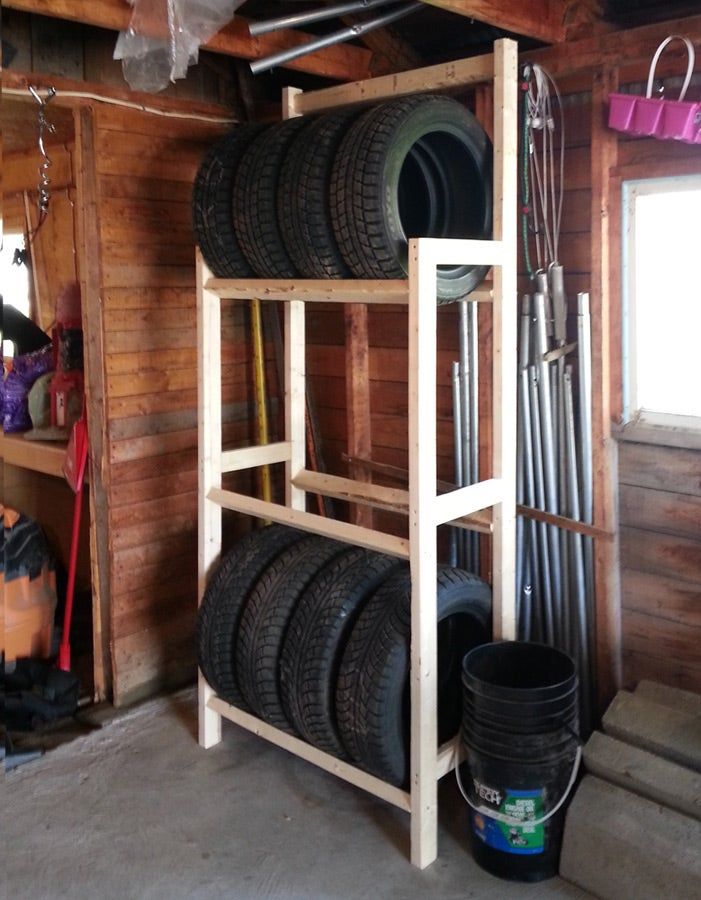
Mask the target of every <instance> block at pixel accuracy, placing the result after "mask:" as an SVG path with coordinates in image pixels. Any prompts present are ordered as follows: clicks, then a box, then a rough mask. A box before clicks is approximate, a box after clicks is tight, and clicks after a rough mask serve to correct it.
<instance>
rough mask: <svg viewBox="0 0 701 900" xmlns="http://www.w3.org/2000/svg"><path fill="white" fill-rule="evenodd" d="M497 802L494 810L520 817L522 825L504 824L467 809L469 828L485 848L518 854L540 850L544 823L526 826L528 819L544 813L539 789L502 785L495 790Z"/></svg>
mask: <svg viewBox="0 0 701 900" xmlns="http://www.w3.org/2000/svg"><path fill="white" fill-rule="evenodd" d="M494 793H495V794H498V795H499V800H500V803H499V805H498V806H497V805H495V811H496V812H500V813H502V814H503V815H505V816H510V817H511V818H513V819H521V820H523V823H524V824H523V825H507V824H505V823H504V822H498V821H497V820H496V819H492V818H491V816H488V815H487V814H486V813H482V812H476V811H475V810H470V818H471V820H472V830H473V831H474V832H475V834H476V835H477V837H478V838H479V839H480V840H482V841H484V843H485V844H487V846H488V847H493V848H494V849H495V850H501V851H502V852H503V853H518V854H520V855H522V856H524V855H532V854H535V853H542V852H543V850H544V848H545V823H543V824H542V825H529V824H528V820H529V819H530V820H532V821H537V820H538V819H540V818H542V816H543V815H544V811H543V792H542V791H539V790H538V791H513V790H510V789H509V788H506V789H504V790H502V791H495V792H494Z"/></svg>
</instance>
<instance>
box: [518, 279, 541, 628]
mask: <svg viewBox="0 0 701 900" xmlns="http://www.w3.org/2000/svg"><path fill="white" fill-rule="evenodd" d="M523 300H524V303H523V306H522V310H525V315H524V314H523V312H522V315H521V327H522V334H521V337H522V339H523V329H525V331H526V333H527V334H529V333H530V327H531V323H530V314H529V310H528V305H529V301H530V298H528V297H524V298H523ZM526 342H527V339H523V340H522V342H521V343H520V349H521V351H522V355H521V357H520V358H521V359H524V360H525V361H526V362H528V352H527V350H526ZM518 401H519V412H520V416H519V425H520V427H519V430H518V436H519V437H520V439H521V443H520V447H521V455H520V456H519V460H520V467H519V471H520V474H521V490H522V495H523V498H524V501H525V503H526V505H527V506H530V507H535V505H536V494H535V474H534V463H533V439H532V436H531V413H530V397H529V386H528V366H527V365H525V366H522V367H521V368H520V383H519V392H518ZM519 519H520V520H522V519H523V517H522V516H519V517H518V519H517V521H518V520H519ZM540 524H541V523H537V522H535V521H534V520H533V519H528V520H527V521H526V522H524V531H523V533H522V534H523V537H522V541H523V549H522V555H523V557H524V566H525V565H526V561H525V557H526V556H527V557H528V562H527V566H526V570H527V571H528V572H529V573H530V584H531V592H530V598H529V599H530V630H529V633H530V635H531V636H532V638H533V639H534V640H542V639H543V635H544V632H545V628H544V625H543V622H544V621H545V615H544V612H543V611H542V610H541V605H540V603H541V598H542V597H543V596H544V593H545V592H544V590H542V589H541V567H540V562H539V553H540V550H539V546H538V536H539V530H540ZM526 538H528V540H526ZM544 539H545V532H544V530H543V540H544ZM546 552H547V546H546ZM524 578H525V576H524ZM522 584H523V585H524V589H525V587H526V584H525V581H524V580H522Z"/></svg>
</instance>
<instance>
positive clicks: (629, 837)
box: [560, 775, 701, 900]
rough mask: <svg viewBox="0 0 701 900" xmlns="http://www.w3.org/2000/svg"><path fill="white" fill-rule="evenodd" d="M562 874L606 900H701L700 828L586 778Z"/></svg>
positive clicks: (569, 828)
mask: <svg viewBox="0 0 701 900" xmlns="http://www.w3.org/2000/svg"><path fill="white" fill-rule="evenodd" d="M560 875H561V876H562V877H563V878H567V879H568V880H569V881H572V882H573V883H574V884H576V885H578V886H579V887H581V888H584V890H586V891H589V892H590V893H592V894H595V895H596V896H597V897H601V898H603V900H621V898H626V897H635V900H660V898H663V897H669V898H674V900H698V896H699V885H700V884H701V823H700V822H698V821H697V820H696V819H692V818H690V817H689V816H684V815H682V814H681V813H678V812H676V811H675V810H671V809H668V808H667V807H665V806H660V805H659V804H657V803H653V802H652V801H651V800H647V799H645V798H644V797H639V796H637V794H633V793H631V792H630V791H626V790H624V789H623V788H620V787H618V786H617V785H613V784H609V783H608V782H606V781H602V780H601V779H600V778H596V777H595V776H593V775H585V777H584V778H583V780H582V782H581V784H580V786H579V789H578V790H577V793H576V794H575V796H574V799H573V801H572V803H571V805H570V808H569V809H568V811H567V818H566V820H565V832H564V837H563V843H562V854H561V856H560Z"/></svg>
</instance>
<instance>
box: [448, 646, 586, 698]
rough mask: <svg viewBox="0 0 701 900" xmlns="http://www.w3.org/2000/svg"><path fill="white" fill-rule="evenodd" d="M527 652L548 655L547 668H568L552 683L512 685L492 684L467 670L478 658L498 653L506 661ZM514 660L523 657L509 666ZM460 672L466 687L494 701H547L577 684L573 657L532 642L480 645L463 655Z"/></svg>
mask: <svg viewBox="0 0 701 900" xmlns="http://www.w3.org/2000/svg"><path fill="white" fill-rule="evenodd" d="M529 651H534V652H540V653H543V654H547V655H548V656H550V658H551V662H550V665H549V666H548V668H552V667H555V666H557V665H559V666H560V667H561V668H563V669H566V670H567V674H566V675H565V676H564V677H561V678H560V679H559V680H558V681H555V682H551V683H547V684H542V685H537V686H531V687H516V686H514V685H501V684H494V683H492V682H490V681H488V680H486V678H484V677H481V676H480V675H478V674H476V673H474V672H472V671H471V670H470V666H471V665H474V664H475V662H476V661H480V660H481V659H482V658H488V657H489V655H490V654H491V655H495V654H496V653H499V654H501V655H503V656H505V657H507V660H506V662H508V656H509V655H512V656H518V655H521V656H523V655H524V654H527V653H528V652H529ZM517 662H523V660H514V661H513V662H512V666H513V665H514V664H516V663H517ZM509 669H510V667H509ZM461 672H462V683H463V684H464V685H465V686H466V687H472V688H473V689H474V688H477V689H478V690H479V692H480V693H481V694H483V695H484V696H492V697H494V698H495V699H497V700H506V701H508V700H511V701H521V702H523V701H524V700H527V701H531V702H536V703H537V702H547V701H548V700H552V699H556V698H558V697H560V696H561V695H562V694H564V693H568V692H569V690H570V686H571V685H574V684H576V683H577V669H576V665H575V662H574V660H573V659H572V657H571V656H570V655H569V654H567V653H565V652H564V651H562V650H559V649H557V648H556V647H551V646H550V645H548V644H541V643H538V642H535V641H492V642H491V643H488V644H480V645H479V646H478V647H473V648H472V650H469V651H468V652H467V653H466V654H465V656H464V657H463V660H462V666H461Z"/></svg>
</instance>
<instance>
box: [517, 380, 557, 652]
mask: <svg viewBox="0 0 701 900" xmlns="http://www.w3.org/2000/svg"><path fill="white" fill-rule="evenodd" d="M524 372H525V378H526V384H527V390H528V409H529V412H530V416H529V422H528V426H529V430H530V434H531V446H532V450H533V476H534V478H533V486H534V499H535V503H534V504H533V506H534V507H536V508H538V509H545V479H544V475H543V446H542V440H541V427H540V408H539V406H538V375H537V372H536V367H535V366H529V368H528V369H527V370H524ZM524 372H522V373H521V375H522V383H523V379H524ZM524 407H525V404H524ZM524 412H525V410H524ZM525 418H526V417H525V415H524V425H525ZM537 524H538V536H539V541H538V548H539V551H540V574H541V578H542V586H543V620H544V621H543V625H544V632H545V635H544V636H545V639H546V641H547V642H548V643H549V644H552V643H553V642H554V641H555V634H556V632H555V603H554V597H553V584H552V580H551V579H552V576H553V574H554V573H553V571H552V569H551V568H550V548H551V543H550V539H549V526H548V525H546V524H545V523H544V522H538V523H537ZM556 545H557V542H556Z"/></svg>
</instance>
